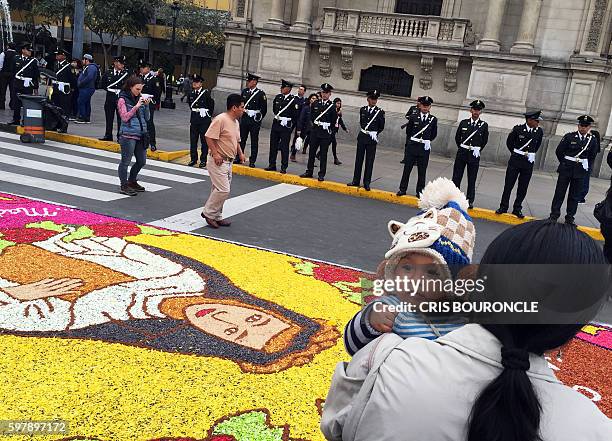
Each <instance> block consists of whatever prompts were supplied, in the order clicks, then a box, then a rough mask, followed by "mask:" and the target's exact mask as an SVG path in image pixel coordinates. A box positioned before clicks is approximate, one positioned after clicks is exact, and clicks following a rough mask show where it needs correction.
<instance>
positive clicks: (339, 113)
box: [331, 98, 348, 165]
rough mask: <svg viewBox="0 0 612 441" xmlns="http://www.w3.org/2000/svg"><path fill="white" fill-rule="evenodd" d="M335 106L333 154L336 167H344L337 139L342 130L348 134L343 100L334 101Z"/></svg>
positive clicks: (332, 140) (336, 99)
mask: <svg viewBox="0 0 612 441" xmlns="http://www.w3.org/2000/svg"><path fill="white" fill-rule="evenodd" d="M334 105H335V106H336V115H337V117H336V123H335V124H334V125H333V126H332V139H331V148H332V154H333V155H334V165H342V162H340V160H339V159H338V150H337V149H338V140H337V139H336V135H337V134H338V132H339V131H340V129H341V128H342V130H344V131H345V132H346V133H348V129H347V128H346V124H344V120H343V119H342V100H341V99H340V98H335V99H334Z"/></svg>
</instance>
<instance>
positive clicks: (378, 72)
mask: <svg viewBox="0 0 612 441" xmlns="http://www.w3.org/2000/svg"><path fill="white" fill-rule="evenodd" d="M413 80H414V77H413V76H412V75H410V74H409V73H408V72H406V71H405V70H404V69H400V68H396V67H386V66H372V67H370V68H368V69H363V70H362V71H361V78H360V80H359V90H360V91H363V92H368V91H370V90H373V89H378V90H379V91H380V92H381V93H383V94H386V95H395V96H405V97H409V96H410V95H411V93H412V81H413Z"/></svg>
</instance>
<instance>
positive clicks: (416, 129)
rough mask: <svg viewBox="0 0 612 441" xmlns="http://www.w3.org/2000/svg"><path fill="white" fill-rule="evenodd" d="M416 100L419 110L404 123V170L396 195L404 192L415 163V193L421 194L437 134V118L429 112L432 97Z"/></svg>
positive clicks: (402, 194) (401, 194)
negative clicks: (416, 177) (416, 175)
mask: <svg viewBox="0 0 612 441" xmlns="http://www.w3.org/2000/svg"><path fill="white" fill-rule="evenodd" d="M418 102H419V106H420V111H419V112H418V113H414V114H412V115H410V116H409V117H408V122H407V125H406V148H405V151H404V172H403V173H402V180H401V181H400V188H399V191H398V192H397V195H398V196H404V195H405V194H406V190H407V189H408V181H409V179H410V173H411V172H412V168H413V167H414V166H415V165H416V166H417V170H418V180H417V186H416V193H417V195H419V194H421V191H422V190H423V188H425V179H426V176H427V165H428V164H429V153H430V152H431V143H432V141H433V140H434V139H436V137H437V136H438V118H436V117H435V116H433V115H432V114H431V113H430V111H431V105H432V104H433V99H432V98H431V97H428V96H422V97H419V99H418Z"/></svg>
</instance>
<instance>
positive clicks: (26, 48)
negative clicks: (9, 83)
mask: <svg viewBox="0 0 612 441" xmlns="http://www.w3.org/2000/svg"><path fill="white" fill-rule="evenodd" d="M39 81H40V73H39V71H38V62H37V61H36V58H34V57H32V45H31V44H30V43H25V44H24V45H22V46H21V55H18V56H16V57H15V62H14V63H13V93H14V95H13V104H14V105H13V107H14V109H13V120H12V121H11V122H10V123H9V124H14V125H20V124H21V106H22V104H21V99H20V98H19V94H22V95H33V94H37V93H38V84H39Z"/></svg>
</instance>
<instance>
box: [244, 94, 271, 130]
mask: <svg viewBox="0 0 612 441" xmlns="http://www.w3.org/2000/svg"><path fill="white" fill-rule="evenodd" d="M252 95H255V96H254V97H253V98H252V99H251V96H252ZM242 97H243V98H244V103H245V106H244V109H245V110H255V111H259V115H256V117H255V118H251V117H250V116H249V115H247V113H246V112H245V113H244V115H243V117H242V118H240V122H241V123H243V122H245V123H246V122H248V123H253V122H256V123H260V122H261V120H262V119H264V118H265V117H266V113H268V98H267V97H266V93H265V92H264V91H263V90H261V89H258V88H257V87H256V88H255V89H253V90H252V91H251V89H249V88H244V89H242ZM247 101H248V104H247Z"/></svg>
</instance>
